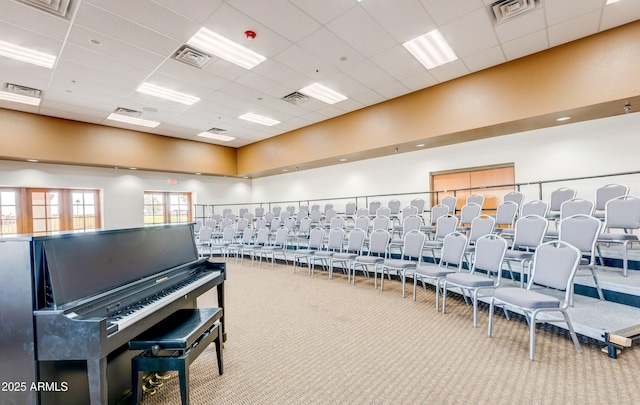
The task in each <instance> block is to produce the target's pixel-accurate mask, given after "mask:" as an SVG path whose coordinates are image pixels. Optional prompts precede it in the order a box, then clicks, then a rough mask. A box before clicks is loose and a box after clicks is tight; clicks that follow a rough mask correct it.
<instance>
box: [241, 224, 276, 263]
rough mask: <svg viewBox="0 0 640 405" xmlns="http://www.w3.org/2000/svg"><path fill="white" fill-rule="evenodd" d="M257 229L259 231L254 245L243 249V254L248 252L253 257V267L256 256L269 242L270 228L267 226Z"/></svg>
mask: <svg viewBox="0 0 640 405" xmlns="http://www.w3.org/2000/svg"><path fill="white" fill-rule="evenodd" d="M256 222H257V221H256ZM257 229H258V231H257V232H255V239H254V240H253V244H251V245H248V246H245V247H243V248H242V251H243V253H244V252H247V253H249V255H251V266H253V261H254V259H255V258H256V254H257V253H259V252H260V249H262V247H263V246H265V245H266V244H267V242H268V241H269V228H267V227H266V225H265V226H262V227H260V228H257Z"/></svg>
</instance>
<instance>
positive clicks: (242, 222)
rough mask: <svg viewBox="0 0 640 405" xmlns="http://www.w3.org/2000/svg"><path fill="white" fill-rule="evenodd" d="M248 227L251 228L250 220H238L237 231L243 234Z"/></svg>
mask: <svg viewBox="0 0 640 405" xmlns="http://www.w3.org/2000/svg"><path fill="white" fill-rule="evenodd" d="M247 226H249V220H247V219H246V218H240V219H238V222H236V231H238V232H242V231H244V230H245V228H246V227H247Z"/></svg>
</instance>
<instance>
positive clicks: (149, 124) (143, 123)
mask: <svg viewBox="0 0 640 405" xmlns="http://www.w3.org/2000/svg"><path fill="white" fill-rule="evenodd" d="M107 119H108V120H112V121H119V122H124V123H127V124H133V125H141V126H143V127H149V128H155V127H157V126H158V125H160V123H159V122H156V121H149V120H143V119H142V118H134V117H128V116H126V115H120V114H114V113H111V114H110V115H109V116H108V117H107Z"/></svg>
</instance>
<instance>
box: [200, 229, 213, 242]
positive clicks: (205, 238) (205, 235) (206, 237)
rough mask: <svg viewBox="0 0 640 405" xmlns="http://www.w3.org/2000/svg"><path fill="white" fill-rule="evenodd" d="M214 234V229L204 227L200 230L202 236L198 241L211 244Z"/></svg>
mask: <svg viewBox="0 0 640 405" xmlns="http://www.w3.org/2000/svg"><path fill="white" fill-rule="evenodd" d="M212 233H213V229H211V228H209V227H208V226H206V225H205V226H203V227H202V228H200V234H199V237H198V240H199V241H200V243H209V242H210V241H211V234H212Z"/></svg>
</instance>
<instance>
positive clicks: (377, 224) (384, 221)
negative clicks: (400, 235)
mask: <svg viewBox="0 0 640 405" xmlns="http://www.w3.org/2000/svg"><path fill="white" fill-rule="evenodd" d="M390 221H391V220H390V219H389V217H385V216H380V217H375V218H373V223H372V225H371V228H372V230H374V231H375V230H376V229H385V230H387V229H389V222H390Z"/></svg>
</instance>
